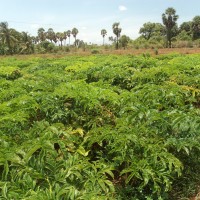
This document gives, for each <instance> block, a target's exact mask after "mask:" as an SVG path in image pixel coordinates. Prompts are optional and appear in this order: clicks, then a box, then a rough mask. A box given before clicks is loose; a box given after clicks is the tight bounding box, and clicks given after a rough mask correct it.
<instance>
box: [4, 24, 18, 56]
mask: <svg viewBox="0 0 200 200" xmlns="http://www.w3.org/2000/svg"><path fill="white" fill-rule="evenodd" d="M14 32H16V31H15V30H14V29H9V28H8V23H7V22H1V23H0V37H1V41H2V43H3V44H5V45H6V46H7V48H8V52H9V54H12V53H13V46H14V44H15V43H16V42H17V39H16V38H15V35H14Z"/></svg>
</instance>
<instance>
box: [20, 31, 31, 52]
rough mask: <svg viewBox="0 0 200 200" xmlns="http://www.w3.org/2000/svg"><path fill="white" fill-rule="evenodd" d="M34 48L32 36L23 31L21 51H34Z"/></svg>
mask: <svg viewBox="0 0 200 200" xmlns="http://www.w3.org/2000/svg"><path fill="white" fill-rule="evenodd" d="M33 50H34V48H33V43H32V37H31V36H30V35H29V34H28V33H27V32H22V33H21V49H20V53H33Z"/></svg>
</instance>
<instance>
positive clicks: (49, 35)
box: [46, 28, 55, 43]
mask: <svg viewBox="0 0 200 200" xmlns="http://www.w3.org/2000/svg"><path fill="white" fill-rule="evenodd" d="M46 37H47V39H48V40H50V41H51V43H52V42H53V38H54V37H55V32H54V30H53V29H52V28H49V29H48V31H47V33H46Z"/></svg>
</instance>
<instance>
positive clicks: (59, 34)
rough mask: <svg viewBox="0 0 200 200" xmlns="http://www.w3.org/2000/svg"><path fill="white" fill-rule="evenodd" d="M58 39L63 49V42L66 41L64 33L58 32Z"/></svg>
mask: <svg viewBox="0 0 200 200" xmlns="http://www.w3.org/2000/svg"><path fill="white" fill-rule="evenodd" d="M56 38H57V40H59V41H60V46H61V47H62V46H63V44H62V42H63V40H64V33H61V32H57V33H56Z"/></svg>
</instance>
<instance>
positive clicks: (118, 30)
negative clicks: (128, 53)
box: [112, 22, 122, 49]
mask: <svg viewBox="0 0 200 200" xmlns="http://www.w3.org/2000/svg"><path fill="white" fill-rule="evenodd" d="M119 25H120V23H119V22H116V23H114V24H113V25H112V29H113V33H114V34H115V35H116V49H118V48H119V37H120V34H121V31H122V29H121V28H120V27H119Z"/></svg>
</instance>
